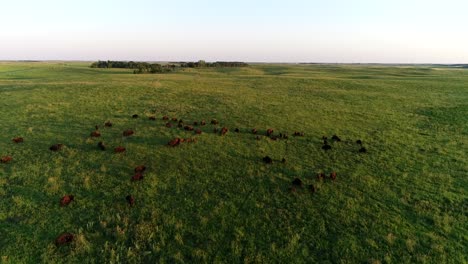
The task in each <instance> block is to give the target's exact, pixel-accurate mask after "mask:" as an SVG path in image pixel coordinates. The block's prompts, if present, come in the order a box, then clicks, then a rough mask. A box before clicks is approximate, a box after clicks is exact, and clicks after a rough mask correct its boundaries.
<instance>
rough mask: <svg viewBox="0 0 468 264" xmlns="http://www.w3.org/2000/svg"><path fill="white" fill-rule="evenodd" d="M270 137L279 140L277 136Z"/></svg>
mask: <svg viewBox="0 0 468 264" xmlns="http://www.w3.org/2000/svg"><path fill="white" fill-rule="evenodd" d="M270 139H271V140H274V141H276V140H278V137H277V136H271V137H270Z"/></svg>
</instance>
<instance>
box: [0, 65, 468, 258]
mask: <svg viewBox="0 0 468 264" xmlns="http://www.w3.org/2000/svg"><path fill="white" fill-rule="evenodd" d="M87 66H88V64H85V63H0V110H1V111H0V128H1V133H0V156H3V155H11V156H12V157H13V159H14V160H13V161H12V162H11V163H9V164H0V257H1V260H2V262H4V263H39V262H46V263H68V262H75V263H76V262H86V263H88V262H91V263H102V262H111V263H120V262H126V263H141V262H150V263H155V262H159V263H174V262H175V263H179V262H180V263H183V262H185V263H194V262H202V263H203V262H206V263H212V262H218V263H233V262H234V263H238V262H244V263H258V262H261V263H305V262H307V263H311V262H320V263H337V262H339V263H363V262H364V263H367V262H370V263H415V262H418V263H466V262H467V254H466V252H468V224H467V223H468V219H467V211H466V210H467V208H466V207H467V205H468V198H467V193H468V177H467V176H468V154H467V153H468V71H467V70H462V69H451V68H431V67H429V66H427V67H412V66H407V67H387V66H346V65H254V66H251V67H248V68H239V69H201V70H200V69H199V70H194V69H189V70H186V71H181V72H178V73H174V74H161V75H150V74H148V75H134V74H132V73H131V71H128V70H118V69H90V68H88V67H87ZM135 113H137V114H139V115H140V118H139V119H132V118H131V115H133V114H135ZM150 115H155V116H157V118H158V120H157V121H150V120H148V118H147V116H150ZM163 115H168V116H170V117H172V116H175V117H179V118H182V119H183V120H184V121H186V122H189V121H190V122H193V121H199V120H202V119H205V120H206V121H207V122H208V123H209V121H210V120H211V119H213V118H216V119H218V120H219V121H220V126H227V127H228V128H230V132H229V133H228V134H227V135H226V136H224V137H221V136H219V135H216V134H214V133H213V132H212V130H213V126H212V125H207V126H205V127H202V130H203V131H204V133H203V134H202V135H200V136H195V135H193V133H190V132H186V131H183V130H180V129H177V128H172V129H168V128H166V127H165V126H164V124H165V123H164V122H163V121H162V120H161V117H162V116H163ZM107 120H111V121H112V122H113V123H114V126H113V127H112V128H104V127H103V123H104V122H105V121H107ZM96 124H99V125H100V126H101V127H102V128H101V132H102V135H103V136H102V138H100V139H98V140H97V139H91V138H89V133H90V132H91V131H93V128H94V125H96ZM236 127H237V128H239V129H240V130H241V133H234V132H233V130H234V128H236ZM254 127H255V128H257V129H259V131H260V133H262V134H263V133H264V131H265V130H266V129H267V128H273V129H274V130H275V133H277V132H287V133H289V134H290V139H289V140H287V141H285V140H280V141H272V140H269V139H268V138H266V137H265V138H262V139H261V140H255V137H254V135H252V134H251V133H250V130H251V129H252V128H254ZM128 128H132V129H134V130H135V131H136V134H135V136H133V137H131V138H126V139H125V138H122V136H121V133H122V131H123V130H125V129H128ZM294 131H303V132H305V137H292V136H291V134H292V133H293V132H294ZM333 134H337V135H339V136H340V137H341V139H342V140H343V141H342V142H340V143H332V147H333V149H332V150H331V151H329V152H324V151H323V150H322V149H321V144H322V143H321V142H322V141H321V137H322V136H323V135H328V136H329V137H331V136H332V135H333ZM16 136H23V137H24V138H25V142H24V143H23V144H18V145H16V144H13V143H12V142H11V139H12V138H13V137H16ZM177 136H179V137H197V138H198V142H197V143H194V144H184V145H181V146H179V147H177V148H169V147H167V146H165V145H166V144H167V142H168V141H169V140H170V139H172V138H173V137H177ZM357 139H362V140H363V142H364V145H365V147H366V148H367V149H368V153H366V154H359V153H358V151H357V150H358V149H359V148H358V146H357V145H356V144H355V143H354V142H355V140H357ZM101 140H102V141H104V142H105V143H106V144H107V146H108V147H109V149H110V150H108V151H106V152H102V151H99V150H97V147H96V144H97V142H98V141H101ZM55 143H64V144H65V145H66V148H65V149H64V150H63V151H61V152H58V153H53V152H51V151H49V150H48V148H49V146H50V145H52V144H55ZM117 145H123V146H125V147H126V148H127V153H125V154H114V153H112V150H111V148H113V147H115V146H117ZM265 155H269V156H271V157H272V158H273V159H275V160H281V159H282V158H283V157H285V158H286V159H287V163H286V164H281V163H279V162H275V163H274V164H273V165H266V164H263V163H262V162H261V159H262V157H264V156H265ZM140 164H145V165H147V166H148V172H147V174H146V176H145V179H144V180H143V181H142V182H138V183H132V182H130V177H131V176H132V175H133V168H134V167H135V166H137V165H140ZM322 171H323V172H325V173H327V174H328V173H329V172H331V171H336V172H337V174H338V179H337V180H336V181H335V182H331V181H330V180H325V181H323V182H318V181H317V180H316V174H317V173H318V172H322ZM296 177H299V178H301V179H302V180H303V181H304V182H305V184H314V185H316V186H317V187H318V192H317V193H315V194H310V193H309V192H308V191H307V190H306V189H305V188H304V189H303V190H298V191H297V192H296V193H290V192H289V191H288V188H289V187H290V183H291V181H292V180H293V179H294V178H296ZM69 193H70V194H74V195H75V197H76V201H75V202H73V203H72V204H71V205H70V206H68V207H64V208H61V207H60V206H59V200H60V198H61V197H62V196H63V195H65V194H69ZM129 193H131V194H133V195H134V197H135V198H136V205H135V206H134V207H133V208H130V207H129V206H128V205H127V204H126V201H125V196H126V195H127V194H129ZM65 231H67V232H72V233H74V234H75V235H76V237H77V239H76V241H75V242H73V243H72V244H71V245H69V246H63V247H59V248H57V247H56V246H55V245H54V239H55V237H56V236H57V235H58V234H60V233H62V232H65Z"/></svg>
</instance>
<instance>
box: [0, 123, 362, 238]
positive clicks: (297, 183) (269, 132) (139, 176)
mask: <svg viewBox="0 0 468 264" xmlns="http://www.w3.org/2000/svg"><path fill="white" fill-rule="evenodd" d="M132 118H134V119H137V118H139V115H138V114H134V115H132ZM149 120H152V121H155V120H156V117H155V116H150V117H149ZM162 120H164V121H165V127H167V128H172V127H173V123H171V121H169V120H172V122H177V127H179V128H183V129H184V130H185V131H194V134H195V135H200V134H202V130H201V128H196V127H198V126H204V125H206V121H205V120H201V121H194V122H192V123H191V124H192V125H185V124H184V122H183V120H182V119H178V118H176V117H173V118H171V119H170V118H169V117H168V116H163V117H162ZM167 121H168V122H167ZM211 124H212V125H214V126H215V128H214V130H213V131H214V133H219V135H221V136H225V135H227V134H228V132H229V129H228V128H227V127H222V128H221V129H218V127H217V125H219V121H218V120H216V119H213V120H211ZM112 125H113V124H112V123H111V122H110V121H107V122H105V123H104V126H105V127H112ZM234 131H235V132H236V133H240V132H241V129H239V128H235V129H234ZM250 132H251V133H252V134H253V135H256V136H255V138H256V139H257V140H260V139H261V136H260V135H258V134H259V131H258V130H257V129H256V128H253V129H252V130H250ZM134 134H135V131H134V130H132V129H127V130H124V131H123V132H122V136H123V137H130V136H133V135H134ZM264 136H266V137H267V138H270V139H271V140H274V141H276V140H280V139H288V138H289V137H288V135H287V134H286V133H279V134H276V135H275V134H274V130H273V129H272V128H268V129H266V130H265V134H264ZM293 136H295V137H304V132H299V131H295V132H294V133H293ZM90 137H92V138H99V137H101V132H100V131H99V126H97V125H96V126H95V130H94V131H92V132H91V133H90ZM322 140H323V145H322V149H323V150H324V151H328V150H331V149H332V145H331V144H330V143H329V142H328V137H326V136H323V137H322ZM331 140H332V141H333V142H341V141H342V140H341V138H340V137H338V136H337V135H333V136H332V137H331ZM12 141H13V142H14V143H23V142H24V139H23V138H22V137H15V138H13V139H12ZM195 142H197V138H180V137H176V138H173V139H171V140H170V141H169V142H168V143H167V145H168V146H169V147H177V146H180V145H181V144H183V143H195ZM355 143H356V144H357V145H359V146H360V148H359V150H358V153H366V152H367V149H366V148H365V147H364V146H363V142H362V140H360V139H359V140H357V141H356V142H355ZM63 147H64V144H60V143H58V144H54V145H52V146H50V147H49V149H50V151H54V152H56V151H60V150H61V149H62V148H63ZM97 147H98V149H99V150H102V151H105V150H106V149H107V148H106V145H105V144H104V142H102V141H100V142H99V143H98V144H97ZM125 151H126V148H125V147H123V146H117V147H115V148H114V153H123V152H125ZM12 160H13V158H12V157H11V156H1V157H0V163H9V162H11V161H12ZM262 161H263V162H264V163H265V164H273V162H274V160H273V159H272V158H271V157H269V156H265V157H263V158H262ZM280 162H281V163H286V159H285V158H282V160H281V161H280ZM145 172H146V166H145V165H140V166H137V167H136V168H135V169H134V174H133V176H132V177H131V179H130V180H131V181H132V182H136V181H142V180H143V178H144V174H145ZM336 177H337V174H336V172H334V171H333V172H331V173H330V175H329V177H326V175H325V174H324V173H319V174H318V175H317V180H319V181H322V180H325V179H326V178H328V179H330V180H331V181H335V180H336ZM303 185H304V184H303V182H302V180H301V179H299V178H295V179H294V180H293V181H292V182H291V187H290V188H289V191H290V192H296V191H297V190H298V189H300V188H303ZM307 189H308V190H309V191H310V192H311V193H315V192H316V191H317V188H316V187H315V186H314V185H313V184H310V185H308V187H307ZM74 199H75V197H74V196H73V195H71V194H68V195H65V196H63V197H62V198H61V199H60V206H61V207H65V206H68V205H69V204H70V203H72V202H73V201H74ZM125 199H126V201H127V203H128V204H129V205H130V206H133V205H134V204H135V198H134V197H133V196H132V195H130V194H129V195H127V196H126V197H125ZM74 238H75V236H74V235H73V234H71V233H62V234H60V235H59V236H58V237H57V238H56V239H55V244H56V245H57V246H60V245H64V244H68V243H70V242H72V241H73V240H74Z"/></svg>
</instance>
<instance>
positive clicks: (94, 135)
mask: <svg viewBox="0 0 468 264" xmlns="http://www.w3.org/2000/svg"><path fill="white" fill-rule="evenodd" d="M90 136H91V137H100V136H101V132H99V131H97V130H96V131H93V132H91V135H90Z"/></svg>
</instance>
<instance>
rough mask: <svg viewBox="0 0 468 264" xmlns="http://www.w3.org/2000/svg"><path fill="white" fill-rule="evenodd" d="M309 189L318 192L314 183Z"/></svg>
mask: <svg viewBox="0 0 468 264" xmlns="http://www.w3.org/2000/svg"><path fill="white" fill-rule="evenodd" d="M309 191H310V192H311V193H315V192H317V189H316V188H315V186H314V185H313V184H311V185H309Z"/></svg>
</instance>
